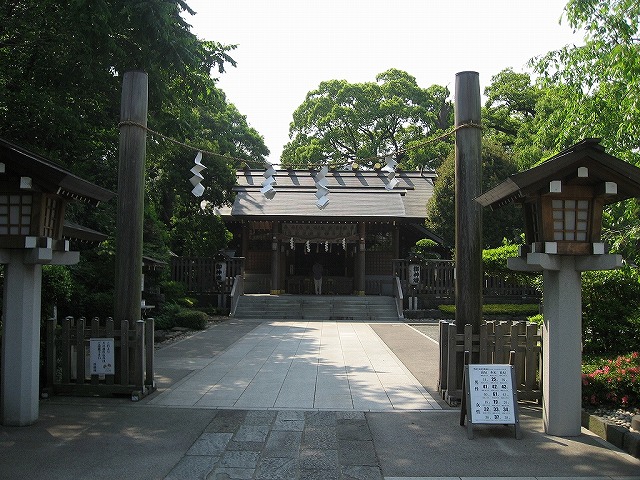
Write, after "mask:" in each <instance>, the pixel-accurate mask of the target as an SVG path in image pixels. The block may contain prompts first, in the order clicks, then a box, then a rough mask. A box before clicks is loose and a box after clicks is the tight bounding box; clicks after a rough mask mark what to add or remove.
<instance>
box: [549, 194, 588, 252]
mask: <svg viewBox="0 0 640 480" xmlns="http://www.w3.org/2000/svg"><path fill="white" fill-rule="evenodd" d="M551 207H552V210H553V239H554V240H556V241H558V240H572V241H578V242H586V241H587V228H588V218H589V201H588V200H560V199H555V200H553V201H552V203H551Z"/></svg>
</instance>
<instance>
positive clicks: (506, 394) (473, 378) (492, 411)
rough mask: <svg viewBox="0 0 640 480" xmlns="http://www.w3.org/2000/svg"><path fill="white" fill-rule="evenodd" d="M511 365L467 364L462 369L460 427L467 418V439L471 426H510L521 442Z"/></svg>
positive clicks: (471, 431) (471, 433) (470, 437)
mask: <svg viewBox="0 0 640 480" xmlns="http://www.w3.org/2000/svg"><path fill="white" fill-rule="evenodd" d="M514 385H515V370H514V367H513V365H500V364H470V365H469V364H468V365H465V367H464V383H463V386H462V402H461V409H460V425H461V426H464V420H465V416H466V417H467V437H468V438H469V439H470V440H471V439H472V438H473V425H474V424H494V425H513V426H514V428H515V436H516V438H517V439H520V438H522V433H521V432H520V420H519V418H518V398H517V390H516V389H515V388H514Z"/></svg>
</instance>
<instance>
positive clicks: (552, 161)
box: [476, 138, 640, 210]
mask: <svg viewBox="0 0 640 480" xmlns="http://www.w3.org/2000/svg"><path fill="white" fill-rule="evenodd" d="M558 180H560V181H561V182H562V183H563V184H568V185H597V184H602V183H604V182H615V183H616V184H617V193H615V194H613V195H608V196H606V197H605V198H604V199H603V200H604V203H605V204H609V203H616V202H619V201H621V200H625V199H627V198H632V197H639V196H640V168H638V167H636V166H634V165H632V164H630V163H628V162H625V161H624V160H621V159H619V158H617V157H614V156H613V155H609V154H608V153H606V152H605V150H604V147H603V146H602V145H600V139H598V138H587V139H584V140H582V141H581V142H579V143H576V144H575V145H573V146H571V147H569V148H567V149H566V150H564V151H562V152H560V153H558V154H557V155H554V156H553V157H551V158H549V159H547V160H545V161H544V162H542V163H540V164H539V165H537V166H535V167H533V168H530V169H529V170H525V171H524V172H520V173H516V174H514V175H511V176H510V177H509V178H507V179H506V180H505V181H504V182H502V183H501V184H499V185H497V186H496V187H494V188H492V189H491V190H489V191H487V192H485V193H483V194H482V195H480V196H479V197H478V198H476V201H477V202H479V203H480V204H481V205H482V206H483V207H490V208H491V209H492V210H495V209H496V208H500V207H503V206H505V205H508V204H509V203H512V202H521V201H524V200H525V199H526V198H527V197H531V196H537V195H539V194H541V193H546V192H548V191H549V183H550V182H552V181H558Z"/></svg>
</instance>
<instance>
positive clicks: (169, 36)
mask: <svg viewBox="0 0 640 480" xmlns="http://www.w3.org/2000/svg"><path fill="white" fill-rule="evenodd" d="M193 13H194V12H193V11H192V10H191V9H190V8H189V6H188V5H187V3H186V2H185V1H184V0H75V1H73V2H56V1H54V0H8V1H5V2H2V3H1V4H0V136H1V137H3V138H6V139H8V140H11V141H14V142H16V143H18V144H20V145H22V146H24V147H27V148H29V149H31V150H33V151H36V152H38V153H41V154H43V155H44V156H46V157H47V158H50V159H52V160H54V161H57V162H58V163H61V164H63V165H64V166H65V167H67V168H69V169H70V170H71V171H73V172H74V173H76V174H78V175H81V176H83V177H85V178H87V179H89V180H92V181H93V182H95V183H97V184H99V185H101V186H104V187H106V188H110V189H112V190H117V185H116V181H117V167H118V152H117V148H118V133H119V132H118V122H119V112H120V92H121V84H122V74H123V73H124V72H126V71H127V70H130V69H140V70H144V71H146V72H147V73H148V74H149V120H148V127H149V128H150V129H152V130H155V131H158V132H161V133H162V134H163V135H165V136H167V137H171V138H174V139H177V140H179V141H181V142H183V143H187V144H191V145H194V146H197V147H198V148H202V149H205V150H207V151H208V152H212V153H214V154H218V155H208V154H205V158H204V160H203V162H204V163H205V165H206V166H207V167H208V169H207V170H205V181H204V182H203V183H204V184H205V186H206V187H207V188H206V190H205V194H204V196H203V197H202V198H195V197H193V195H191V185H190V183H189V181H188V179H189V177H190V176H191V174H190V172H189V169H190V168H191V167H192V166H193V158H194V157H195V154H196V152H195V151H193V150H190V149H188V148H185V147H184V146H180V145H177V144H175V143H173V142H169V141H166V140H164V139H163V138H162V137H161V136H158V135H155V134H151V133H149V135H148V137H147V138H148V141H147V163H146V168H147V169H146V175H147V180H146V181H147V185H146V192H147V196H146V202H147V204H148V208H147V209H146V212H145V253H147V254H152V255H153V256H162V255H163V252H164V255H166V254H167V253H168V248H169V242H170V239H171V238H172V235H171V233H172V230H174V229H177V228H178V226H177V225H176V223H175V222H174V219H176V218H178V217H181V216H182V217H184V216H189V215H192V216H196V215H209V217H208V218H209V219H211V220H212V221H211V222H206V221H203V222H201V223H200V224H199V225H198V228H199V232H200V235H201V238H207V239H212V240H211V244H212V245H216V246H217V245H224V243H225V242H226V238H227V233H226V232H225V231H224V229H220V228H219V225H217V223H216V222H215V221H214V220H213V213H212V211H211V209H209V210H206V211H203V210H201V207H200V204H201V201H202V200H207V201H208V202H210V203H211V204H213V205H220V204H222V203H225V202H228V201H229V200H230V198H231V186H232V185H233V184H234V182H235V176H234V172H233V170H234V168H233V167H234V165H232V163H233V161H232V160H229V159H228V158H223V157H221V156H220V155H224V156H227V157H229V156H230V157H234V158H239V159H254V160H260V159H263V158H264V156H266V155H267V154H268V150H267V148H266V146H265V144H264V140H263V139H262V137H261V136H260V135H259V134H258V132H256V131H255V130H254V129H253V128H251V127H250V126H249V125H248V123H247V121H246V118H245V117H244V116H243V115H241V114H240V112H238V110H237V109H236V108H235V106H234V105H232V104H230V103H229V102H228V101H227V99H226V97H225V95H224V93H223V92H222V91H221V90H220V89H218V88H217V87H216V80H215V78H213V77H212V74H214V75H215V74H222V73H224V71H225V68H226V67H228V66H229V65H233V66H235V61H234V60H233V58H232V57H231V56H230V52H231V51H232V50H233V49H234V48H235V47H234V46H233V45H230V46H229V45H221V44H219V43H217V42H213V41H203V40H199V39H198V38H197V37H196V36H195V35H194V34H193V33H191V31H190V26H189V24H188V23H187V22H186V21H185V19H184V18H183V16H185V17H186V16H188V15H189V14H193ZM69 214H70V215H72V216H74V218H75V219H76V220H78V221H80V222H82V223H83V224H85V225H87V226H89V227H92V228H95V229H98V230H100V231H103V232H105V233H108V234H112V235H113V234H114V230H115V221H114V219H115V203H114V202H110V204H106V205H103V206H101V207H100V208H99V209H98V210H95V209H91V210H84V209H83V208H82V206H81V205H74V207H73V209H72V210H71V211H70V212H69ZM112 247H113V242H112V240H110V241H107V242H105V243H104V244H103V245H102V247H101V248H100V249H99V250H96V251H94V252H92V253H87V255H83V261H84V260H86V259H89V258H90V257H91V256H92V255H94V256H98V257H99V258H100V262H95V263H94V266H93V267H92V268H85V266H84V265H80V266H79V267H78V268H77V269H76V270H75V272H76V273H77V278H78V280H79V281H81V282H82V283H84V284H86V285H87V286H90V287H91V288H94V287H96V286H100V288H104V289H108V287H109V284H111V283H112V281H111V279H112V278H113V275H112V274H109V273H108V272H107V271H106V270H107V269H108V268H111V266H112V261H111V259H112V257H113V248H112ZM100 269H102V270H100ZM91 288H90V289H91Z"/></svg>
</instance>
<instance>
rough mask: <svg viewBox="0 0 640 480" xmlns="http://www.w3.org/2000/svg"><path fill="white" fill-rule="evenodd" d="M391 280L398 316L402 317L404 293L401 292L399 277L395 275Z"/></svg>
mask: <svg viewBox="0 0 640 480" xmlns="http://www.w3.org/2000/svg"><path fill="white" fill-rule="evenodd" d="M393 278H394V280H395V281H394V282H393V298H395V300H396V310H397V311H398V318H400V319H403V318H404V295H403V294H402V283H401V282H400V277H398V276H397V275H395V276H394V277H393Z"/></svg>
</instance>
